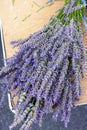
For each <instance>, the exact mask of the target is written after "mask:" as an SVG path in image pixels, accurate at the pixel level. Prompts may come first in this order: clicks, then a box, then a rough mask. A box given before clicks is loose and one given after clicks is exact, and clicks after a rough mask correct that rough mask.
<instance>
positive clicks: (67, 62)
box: [0, 0, 86, 130]
mask: <svg viewBox="0 0 87 130" xmlns="http://www.w3.org/2000/svg"><path fill="white" fill-rule="evenodd" d="M85 7H86V2H85V1H82V0H65V5H64V7H63V8H61V9H60V10H59V11H58V12H57V13H56V14H55V16H53V17H52V18H51V19H50V21H49V23H48V24H47V25H45V26H44V27H43V28H42V29H41V30H39V31H38V32H35V33H34V34H31V35H30V36H29V37H28V38H26V39H24V40H23V39H22V40H18V41H12V42H11V43H12V45H13V46H14V47H18V52H17V53H16V54H15V55H13V56H12V57H11V58H9V59H7V60H6V63H7V66H5V67H3V68H2V69H1V71H0V81H1V83H2V88H3V96H2V98H1V102H2V101H3V97H4V96H5V93H6V91H8V92H11V91H12V90H15V92H14V94H13V95H12V99H13V98H14V97H15V96H18V101H17V104H16V105H15V106H14V109H15V111H16V114H15V116H14V121H13V123H12V125H11V126H10V129H12V128H14V127H15V126H16V125H17V124H19V123H21V122H23V123H22V126H21V128H20V130H29V129H30V128H31V126H32V124H33V123H38V124H39V126H40V127H41V126H42V119H43V115H46V114H48V113H52V119H53V120H55V121H57V118H58V115H60V117H61V121H63V122H64V124H65V127H67V124H68V122H69V121H70V115H71V109H72V107H73V106H74V103H75V101H77V100H79V96H80V95H81V87H80V78H83V77H84V66H83V65H84V64H85V63H86V51H85V50H86V49H85V46H84V42H83V34H82V28H81V23H84V25H86V24H85V20H84V18H85ZM83 16H84V17H83Z"/></svg>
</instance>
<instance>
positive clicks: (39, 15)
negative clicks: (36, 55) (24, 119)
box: [0, 0, 87, 104]
mask: <svg viewBox="0 0 87 130" xmlns="http://www.w3.org/2000/svg"><path fill="white" fill-rule="evenodd" d="M46 2H47V0H15V2H14V5H13V4H12V0H7V1H6V0H2V1H0V17H1V21H2V26H3V32H4V40H5V47H6V54H7V57H11V56H12V55H13V54H15V52H17V49H13V48H12V47H11V45H10V41H11V40H17V39H23V38H26V37H27V36H29V34H31V33H34V32H36V31H38V30H39V29H41V28H42V27H43V26H44V25H45V24H46V23H48V21H49V18H50V17H51V16H52V15H53V14H54V13H55V11H56V10H57V9H59V8H61V7H62V6H63V5H64V0H58V1H55V2H54V4H52V5H50V6H48V5H47V4H46ZM84 41H85V45H87V38H86V36H85V35H84ZM81 88H82V96H81V97H80V101H79V102H77V104H82V103H87V72H85V78H84V79H81ZM12 93H13V92H12ZM16 101H17V98H16V99H15V100H14V102H15V103H16Z"/></svg>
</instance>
